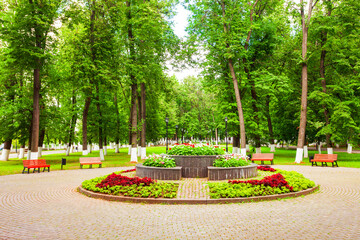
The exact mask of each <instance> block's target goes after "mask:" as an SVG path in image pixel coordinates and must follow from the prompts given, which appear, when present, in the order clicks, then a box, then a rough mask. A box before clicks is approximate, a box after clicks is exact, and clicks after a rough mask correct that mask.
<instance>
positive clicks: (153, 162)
mask: <svg viewBox="0 0 360 240" xmlns="http://www.w3.org/2000/svg"><path fill="white" fill-rule="evenodd" d="M143 165H144V166H149V167H163V168H173V167H176V163H175V160H174V159H173V158H169V157H167V156H160V155H150V156H148V157H146V158H145V159H144V162H143Z"/></svg>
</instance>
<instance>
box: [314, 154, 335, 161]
mask: <svg viewBox="0 0 360 240" xmlns="http://www.w3.org/2000/svg"><path fill="white" fill-rule="evenodd" d="M314 159H315V160H316V159H328V160H337V154H315V155H314Z"/></svg>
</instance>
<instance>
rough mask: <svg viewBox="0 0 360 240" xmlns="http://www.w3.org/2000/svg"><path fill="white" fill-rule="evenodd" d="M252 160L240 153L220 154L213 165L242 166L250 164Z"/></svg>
mask: <svg viewBox="0 0 360 240" xmlns="http://www.w3.org/2000/svg"><path fill="white" fill-rule="evenodd" d="M248 165H250V162H249V161H248V159H247V157H243V156H242V155H240V154H232V155H224V156H219V157H217V159H215V161H214V164H213V166H214V167H225V168H226V167H242V166H248Z"/></svg>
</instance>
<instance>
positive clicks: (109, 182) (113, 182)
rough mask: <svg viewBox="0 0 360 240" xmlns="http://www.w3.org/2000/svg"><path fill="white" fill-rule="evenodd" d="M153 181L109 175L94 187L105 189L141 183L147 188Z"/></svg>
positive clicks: (145, 178)
mask: <svg viewBox="0 0 360 240" xmlns="http://www.w3.org/2000/svg"><path fill="white" fill-rule="evenodd" d="M154 182H155V181H154V180H152V179H151V178H147V177H144V178H139V177H133V178H130V177H126V176H122V175H120V174H115V173H113V174H111V175H109V176H107V177H106V178H105V179H104V180H102V181H101V183H99V184H97V185H96V187H99V188H106V187H112V186H117V185H121V186H131V185H134V184H135V185H140V184H141V183H143V184H144V185H145V186H149V185H150V184H151V183H154Z"/></svg>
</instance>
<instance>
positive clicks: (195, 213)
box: [0, 165, 360, 239]
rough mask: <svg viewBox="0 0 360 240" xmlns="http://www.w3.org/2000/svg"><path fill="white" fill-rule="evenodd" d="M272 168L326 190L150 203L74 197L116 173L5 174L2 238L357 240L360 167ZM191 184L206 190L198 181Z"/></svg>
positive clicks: (1, 180) (0, 190) (0, 187)
mask: <svg viewBox="0 0 360 240" xmlns="http://www.w3.org/2000/svg"><path fill="white" fill-rule="evenodd" d="M274 167H275V168H276V167H277V168H282V169H286V170H296V171H298V172H301V173H303V174H304V175H305V176H306V177H308V178H310V179H312V180H314V181H315V182H316V183H317V184H320V185H321V190H320V191H319V192H317V193H314V194H311V195H308V196H305V197H300V198H293V199H286V200H279V201H270V202H256V203H244V204H228V205H146V204H132V203H119V202H109V201H104V200H98V199H93V198H88V197H86V196H84V195H81V194H79V193H77V192H76V188H77V187H78V186H79V185H80V184H81V182H82V181H83V180H85V179H89V178H93V177H96V176H101V175H104V174H107V173H111V172H113V171H118V170H120V169H119V168H102V169H101V168H100V169H99V168H94V169H82V170H72V171H53V172H50V173H46V172H45V173H40V174H39V173H37V174H23V175H22V174H19V175H9V176H1V177H0V239H360V169H351V168H341V167H340V168H331V167H327V168H322V167H310V166H276V165H275V166H274ZM188 184H189V185H190V186H191V187H193V188H194V189H202V188H203V180H201V179H200V180H199V182H198V183H194V182H192V181H189V183H188ZM198 197H199V198H201V197H203V196H198Z"/></svg>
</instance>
